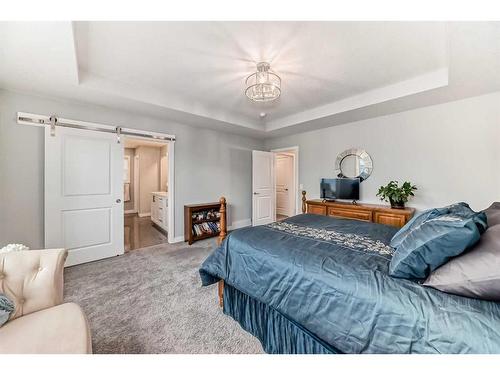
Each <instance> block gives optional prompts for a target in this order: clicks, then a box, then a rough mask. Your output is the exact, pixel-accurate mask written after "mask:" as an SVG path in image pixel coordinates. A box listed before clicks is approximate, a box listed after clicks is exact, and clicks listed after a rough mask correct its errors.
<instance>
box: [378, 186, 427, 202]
mask: <svg viewBox="0 0 500 375" xmlns="http://www.w3.org/2000/svg"><path fill="white" fill-rule="evenodd" d="M415 190H417V187H416V186H415V185H412V184H411V182H408V181H405V182H404V183H403V185H401V186H399V183H398V181H391V182H389V183H388V184H387V185H386V186H381V187H380V188H379V189H378V193H377V197H380V200H383V201H386V202H390V203H391V207H392V208H405V203H406V202H408V199H409V198H410V197H413V196H415V194H413V192H414V191H415Z"/></svg>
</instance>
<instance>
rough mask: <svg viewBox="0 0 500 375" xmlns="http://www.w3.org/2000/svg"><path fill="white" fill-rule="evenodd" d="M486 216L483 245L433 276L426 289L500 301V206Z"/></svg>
mask: <svg viewBox="0 0 500 375" xmlns="http://www.w3.org/2000/svg"><path fill="white" fill-rule="evenodd" d="M484 212H485V214H486V217H487V219H488V224H489V228H488V230H486V232H484V233H483V235H482V236H481V238H480V240H479V242H478V243H477V244H476V245H475V246H474V247H473V248H472V249H470V250H469V251H467V252H466V253H464V254H462V255H460V256H458V257H456V258H453V259H451V260H450V261H449V262H448V263H446V264H444V265H443V266H441V267H439V268H438V269H436V270H435V271H434V272H432V273H431V274H430V276H429V277H428V278H427V280H426V281H425V282H424V284H423V285H425V286H430V287H433V288H436V289H439V290H441V291H443V292H448V293H452V294H457V295H461V296H466V297H472V298H481V299H487V300H493V301H500V202H496V203H493V204H492V205H491V206H490V207H489V208H488V209H486V210H485V211H484Z"/></svg>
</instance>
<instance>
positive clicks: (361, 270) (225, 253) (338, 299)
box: [200, 214, 500, 353]
mask: <svg viewBox="0 0 500 375" xmlns="http://www.w3.org/2000/svg"><path fill="white" fill-rule="evenodd" d="M224 224H225V220H224ZM396 231H397V229H396V228H393V227H389V226H386V225H381V224H375V223H368V222H361V221H356V220H348V219H335V218H331V217H327V216H319V215H312V214H302V215H297V216H294V217H292V218H289V219H286V220H284V221H282V222H277V223H272V224H269V225H264V226H259V227H249V228H242V229H239V230H236V231H233V232H232V233H231V234H230V235H229V236H227V238H225V239H224V241H222V243H221V245H220V246H219V247H218V248H217V249H216V250H215V251H214V252H213V253H212V254H211V255H210V256H209V257H208V258H207V259H206V261H205V262H204V263H203V264H202V266H201V268H200V275H201V280H202V284H203V285H210V284H213V283H216V282H219V285H220V287H221V288H223V293H222V290H221V291H220V292H221V296H223V311H224V313H225V314H227V315H229V316H231V317H232V318H234V319H235V320H236V321H238V322H239V323H240V325H241V326H242V328H243V329H245V330H246V331H248V332H250V333H251V334H253V335H254V336H256V337H257V338H258V339H259V340H260V341H261V343H262V346H263V348H264V350H265V351H266V352H267V353H500V303H496V302H490V301H485V300H479V299H472V298H466V297H460V296H455V295H452V294H447V293H443V292H441V291H438V290H436V289H432V288H429V287H424V286H422V285H420V284H419V283H417V282H415V281H411V280H406V279H395V278H392V277H390V276H389V275H388V267H389V262H390V260H391V257H392V255H393V251H394V250H393V249H392V248H391V247H390V246H388V243H389V241H390V239H391V238H392V236H393V235H394V233H395V232H396ZM224 234H225V233H224ZM221 280H223V281H224V283H223V284H222V283H221V282H220V281H221Z"/></svg>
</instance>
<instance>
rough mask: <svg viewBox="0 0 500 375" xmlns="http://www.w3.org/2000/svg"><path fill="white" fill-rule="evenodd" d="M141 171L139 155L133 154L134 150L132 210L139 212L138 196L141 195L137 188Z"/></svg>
mask: <svg viewBox="0 0 500 375" xmlns="http://www.w3.org/2000/svg"><path fill="white" fill-rule="evenodd" d="M140 173H141V167H140V163H139V155H136V154H135V150H134V191H133V193H134V211H135V212H139V197H140V196H141V194H140V190H139V187H140V186H139V175H140Z"/></svg>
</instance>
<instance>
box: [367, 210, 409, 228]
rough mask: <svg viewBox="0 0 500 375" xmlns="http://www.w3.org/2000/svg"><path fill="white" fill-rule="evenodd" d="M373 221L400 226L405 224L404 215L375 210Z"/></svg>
mask: <svg viewBox="0 0 500 375" xmlns="http://www.w3.org/2000/svg"><path fill="white" fill-rule="evenodd" d="M373 221H374V222H375V223H378V224H385V225H390V226H393V227H397V228H401V227H402V226H404V225H405V224H406V216H405V215H403V214H401V215H398V214H393V213H389V212H375V213H374V217H373Z"/></svg>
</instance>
